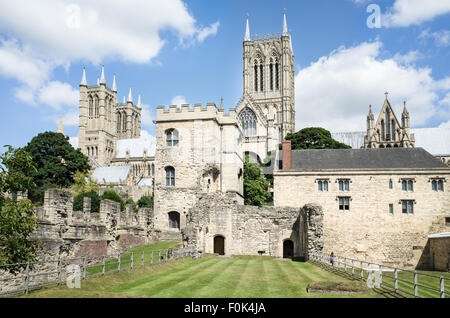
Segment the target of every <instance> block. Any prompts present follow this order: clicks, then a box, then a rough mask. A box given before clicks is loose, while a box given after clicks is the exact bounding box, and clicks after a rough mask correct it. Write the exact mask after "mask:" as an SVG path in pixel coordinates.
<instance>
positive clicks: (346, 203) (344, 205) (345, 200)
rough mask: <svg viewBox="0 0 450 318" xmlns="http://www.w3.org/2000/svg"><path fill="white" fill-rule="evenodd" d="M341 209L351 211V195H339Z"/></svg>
mask: <svg viewBox="0 0 450 318" xmlns="http://www.w3.org/2000/svg"><path fill="white" fill-rule="evenodd" d="M337 201H338V208H339V211H350V201H351V197H345V196H339V197H337Z"/></svg>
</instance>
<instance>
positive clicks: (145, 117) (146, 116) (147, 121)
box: [141, 104, 153, 126]
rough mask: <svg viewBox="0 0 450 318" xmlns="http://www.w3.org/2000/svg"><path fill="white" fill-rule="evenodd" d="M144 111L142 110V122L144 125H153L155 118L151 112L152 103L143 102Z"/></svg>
mask: <svg viewBox="0 0 450 318" xmlns="http://www.w3.org/2000/svg"><path fill="white" fill-rule="evenodd" d="M141 108H142V111H141V123H142V125H144V126H151V125H153V118H152V115H151V113H150V105H147V104H142V105H141Z"/></svg>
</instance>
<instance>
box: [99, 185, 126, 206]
mask: <svg viewBox="0 0 450 318" xmlns="http://www.w3.org/2000/svg"><path fill="white" fill-rule="evenodd" d="M101 199H102V200H112V201H116V202H119V203H120V211H125V201H123V199H122V197H121V196H120V195H118V194H117V192H116V191H114V190H106V191H105V192H104V193H103V194H102V196H101Z"/></svg>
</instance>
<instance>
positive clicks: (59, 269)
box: [58, 259, 62, 286]
mask: <svg viewBox="0 0 450 318" xmlns="http://www.w3.org/2000/svg"><path fill="white" fill-rule="evenodd" d="M61 267H62V266H61V259H58V286H61V280H62V277H61V276H62V274H61Z"/></svg>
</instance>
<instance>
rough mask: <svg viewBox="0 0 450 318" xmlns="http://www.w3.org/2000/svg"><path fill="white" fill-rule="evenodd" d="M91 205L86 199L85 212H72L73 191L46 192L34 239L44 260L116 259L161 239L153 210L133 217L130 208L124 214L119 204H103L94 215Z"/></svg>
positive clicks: (102, 201)
mask: <svg viewBox="0 0 450 318" xmlns="http://www.w3.org/2000/svg"><path fill="white" fill-rule="evenodd" d="M90 201H91V199H90V198H84V202H83V211H73V194H72V191H70V190H57V189H51V190H47V191H46V192H45V198H44V205H43V206H41V207H37V208H35V216H36V217H37V219H38V228H37V230H36V232H35V234H34V237H35V238H37V239H39V240H40V241H41V243H42V247H43V249H42V251H41V253H40V257H41V258H42V257H45V258H47V259H50V258H58V257H61V258H64V257H79V256H100V255H113V254H117V253H118V252H119V251H123V250H124V249H127V248H131V247H134V246H138V245H143V244H147V243H149V242H152V241H155V240H157V239H158V238H157V237H155V234H154V233H153V209H151V208H141V209H139V210H138V212H137V213H134V212H133V210H132V207H131V205H127V206H126V209H125V211H124V212H121V211H120V203H118V202H114V201H111V200H101V201H100V210H99V212H91V202H90Z"/></svg>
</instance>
